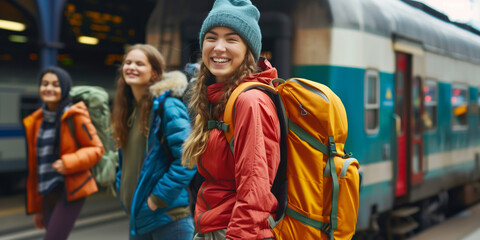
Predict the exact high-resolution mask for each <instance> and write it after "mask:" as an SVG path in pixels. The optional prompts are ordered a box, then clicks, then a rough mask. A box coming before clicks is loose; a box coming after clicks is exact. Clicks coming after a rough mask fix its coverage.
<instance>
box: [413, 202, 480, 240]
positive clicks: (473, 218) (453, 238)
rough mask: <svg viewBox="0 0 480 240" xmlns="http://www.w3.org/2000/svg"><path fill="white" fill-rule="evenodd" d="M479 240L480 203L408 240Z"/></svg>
mask: <svg viewBox="0 0 480 240" xmlns="http://www.w3.org/2000/svg"><path fill="white" fill-rule="evenodd" d="M430 239H441V240H480V203H477V204H475V205H474V206H472V207H470V208H468V209H466V210H464V211H462V212H460V213H458V214H457V215H455V216H453V217H451V218H449V219H447V220H446V221H445V222H442V223H440V224H438V225H436V226H433V227H431V228H428V229H426V230H424V231H422V232H421V233H419V234H417V235H415V236H413V237H410V238H408V240H430Z"/></svg>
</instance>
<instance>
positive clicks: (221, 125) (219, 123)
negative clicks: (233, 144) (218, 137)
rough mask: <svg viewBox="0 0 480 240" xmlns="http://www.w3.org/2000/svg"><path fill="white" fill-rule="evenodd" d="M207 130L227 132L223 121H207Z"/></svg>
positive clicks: (226, 125) (226, 126)
mask: <svg viewBox="0 0 480 240" xmlns="http://www.w3.org/2000/svg"><path fill="white" fill-rule="evenodd" d="M207 128H208V130H212V129H214V128H216V129H218V130H220V131H224V132H228V124H226V123H225V122H224V121H215V120H208V122H207Z"/></svg>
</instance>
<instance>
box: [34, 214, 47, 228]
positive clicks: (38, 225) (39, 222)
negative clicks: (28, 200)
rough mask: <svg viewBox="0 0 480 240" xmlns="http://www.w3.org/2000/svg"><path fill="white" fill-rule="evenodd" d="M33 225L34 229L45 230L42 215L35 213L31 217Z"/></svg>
mask: <svg viewBox="0 0 480 240" xmlns="http://www.w3.org/2000/svg"><path fill="white" fill-rule="evenodd" d="M33 225H35V228H37V229H44V228H45V221H43V214H42V213H35V215H33Z"/></svg>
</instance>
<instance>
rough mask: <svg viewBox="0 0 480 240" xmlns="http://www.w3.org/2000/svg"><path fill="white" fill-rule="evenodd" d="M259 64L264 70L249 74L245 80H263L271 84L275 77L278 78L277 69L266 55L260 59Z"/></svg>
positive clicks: (262, 81)
mask: <svg viewBox="0 0 480 240" xmlns="http://www.w3.org/2000/svg"><path fill="white" fill-rule="evenodd" d="M258 66H259V67H260V68H261V69H262V70H263V71H262V72H259V73H255V74H252V75H249V76H247V77H246V78H245V79H244V80H243V81H244V82H261V83H265V84H269V83H270V81H272V79H274V78H278V73H277V69H276V68H274V67H273V66H272V64H271V63H270V62H269V61H268V60H267V59H266V58H264V57H261V58H260V60H258Z"/></svg>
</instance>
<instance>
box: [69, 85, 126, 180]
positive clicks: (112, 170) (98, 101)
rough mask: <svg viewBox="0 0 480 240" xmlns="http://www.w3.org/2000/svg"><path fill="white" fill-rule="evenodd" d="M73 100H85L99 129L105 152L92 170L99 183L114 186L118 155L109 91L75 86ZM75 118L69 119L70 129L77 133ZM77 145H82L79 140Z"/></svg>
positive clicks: (91, 117)
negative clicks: (74, 124)
mask: <svg viewBox="0 0 480 240" xmlns="http://www.w3.org/2000/svg"><path fill="white" fill-rule="evenodd" d="M70 97H71V98H72V102H74V103H76V102H79V101H83V102H84V103H85V105H86V106H87V109H88V113H89V115H90V119H91V121H92V123H93V126H95V129H96V130H97V135H98V137H99V138H100V140H101V142H102V144H103V148H104V149H105V152H104V153H103V155H102V157H101V158H100V160H99V161H98V162H97V164H95V166H93V167H92V168H91V169H90V171H91V172H92V175H93V176H94V178H95V181H96V182H97V184H98V185H100V186H103V187H109V188H113V187H114V184H115V177H116V170H117V164H118V155H117V151H116V147H115V141H114V140H113V136H112V135H113V130H112V128H111V126H110V108H109V106H108V100H109V98H108V93H107V92H106V91H105V90H104V89H103V88H101V87H96V86H75V87H72V89H71V90H70ZM72 120H73V119H71V118H69V119H67V121H68V125H69V128H70V131H71V132H72V133H73V135H74V136H76V135H75V127H74V126H73V121H72ZM77 145H78V146H80V145H79V144H78V142H77Z"/></svg>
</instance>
